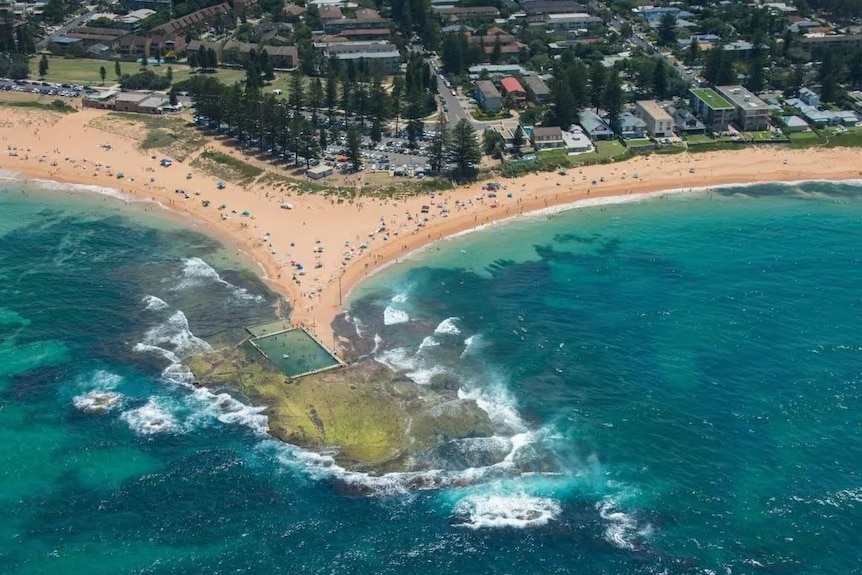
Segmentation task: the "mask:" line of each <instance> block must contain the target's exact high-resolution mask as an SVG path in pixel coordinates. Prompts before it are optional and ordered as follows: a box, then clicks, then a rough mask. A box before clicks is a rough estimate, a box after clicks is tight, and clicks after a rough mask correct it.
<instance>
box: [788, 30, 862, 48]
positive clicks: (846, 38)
mask: <svg viewBox="0 0 862 575" xmlns="http://www.w3.org/2000/svg"><path fill="white" fill-rule="evenodd" d="M799 42H800V43H801V44H802V47H803V48H805V49H806V50H811V49H812V48H818V47H835V48H853V47H856V46H860V45H862V34H824V33H812V34H804V35H803V36H802V38H800V39H799Z"/></svg>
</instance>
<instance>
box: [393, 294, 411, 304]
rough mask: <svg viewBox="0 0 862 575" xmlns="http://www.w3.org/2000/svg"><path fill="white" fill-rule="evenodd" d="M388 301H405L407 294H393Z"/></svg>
mask: <svg viewBox="0 0 862 575" xmlns="http://www.w3.org/2000/svg"><path fill="white" fill-rule="evenodd" d="M390 301H391V302H392V303H404V302H405V301H407V294H406V293H399V294H395V295H394V296H392V299H391V300H390Z"/></svg>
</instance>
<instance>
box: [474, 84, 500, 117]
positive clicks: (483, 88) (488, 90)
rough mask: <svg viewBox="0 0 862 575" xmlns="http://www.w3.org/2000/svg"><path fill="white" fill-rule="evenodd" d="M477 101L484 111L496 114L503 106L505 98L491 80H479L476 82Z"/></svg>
mask: <svg viewBox="0 0 862 575" xmlns="http://www.w3.org/2000/svg"><path fill="white" fill-rule="evenodd" d="M476 101H477V102H479V105H480V106H481V107H482V109H483V110H484V111H485V112H487V113H489V114H496V113H497V112H499V111H500V108H501V107H502V105H503V97H502V96H501V95H500V91H499V90H497V87H496V86H495V85H494V83H493V82H491V81H490V80H479V81H478V82H476Z"/></svg>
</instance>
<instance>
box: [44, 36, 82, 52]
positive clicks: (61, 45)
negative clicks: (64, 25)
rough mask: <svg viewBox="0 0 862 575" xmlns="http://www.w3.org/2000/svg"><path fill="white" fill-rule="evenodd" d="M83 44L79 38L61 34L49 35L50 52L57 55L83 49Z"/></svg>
mask: <svg viewBox="0 0 862 575" xmlns="http://www.w3.org/2000/svg"><path fill="white" fill-rule="evenodd" d="M84 46H85V45H84V43H83V41H82V40H81V39H80V38H70V37H69V36H63V35H60V34H57V35H55V36H51V40H50V44H49V47H50V50H51V53H52V54H55V55H58V56H59V55H65V54H74V53H76V52H79V51H83V50H84V49H85V48H84Z"/></svg>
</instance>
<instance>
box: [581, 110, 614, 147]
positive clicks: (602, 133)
mask: <svg viewBox="0 0 862 575" xmlns="http://www.w3.org/2000/svg"><path fill="white" fill-rule="evenodd" d="M578 121H579V122H580V124H581V127H582V128H583V129H584V131H585V132H586V133H587V135H588V136H589V137H590V140H593V141H596V140H612V139H613V137H614V131H613V130H611V127H610V126H609V125H608V123H607V122H605V121H604V120H602V118H601V116H599V115H598V114H596V113H595V112H593V111H592V110H583V111H582V112H581V113H580V114H578Z"/></svg>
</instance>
